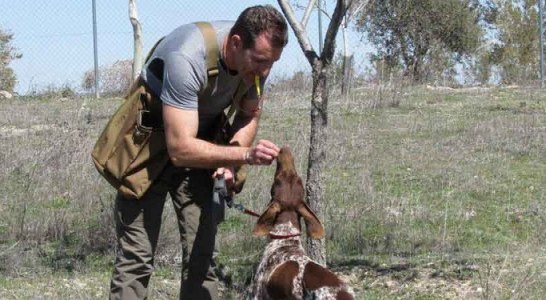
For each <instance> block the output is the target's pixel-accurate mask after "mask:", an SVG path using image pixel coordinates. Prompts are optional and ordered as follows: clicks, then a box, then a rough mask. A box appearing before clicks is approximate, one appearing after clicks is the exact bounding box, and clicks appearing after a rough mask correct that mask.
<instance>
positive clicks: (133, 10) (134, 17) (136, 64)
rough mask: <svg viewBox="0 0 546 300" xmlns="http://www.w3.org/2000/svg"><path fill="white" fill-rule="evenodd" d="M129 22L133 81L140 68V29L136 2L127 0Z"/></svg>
mask: <svg viewBox="0 0 546 300" xmlns="http://www.w3.org/2000/svg"><path fill="white" fill-rule="evenodd" d="M129 20H130V21H131V25H132V26H133V39H134V52H133V80H134V79H136V78H137V77H138V76H139V75H140V71H141V68H142V28H141V26H140V21H139V20H138V11H137V5H136V0H129Z"/></svg>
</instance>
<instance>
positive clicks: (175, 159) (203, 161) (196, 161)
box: [169, 138, 249, 169]
mask: <svg viewBox="0 0 546 300" xmlns="http://www.w3.org/2000/svg"><path fill="white" fill-rule="evenodd" d="M248 150H249V148H248V147H233V146H222V145H215V144H213V143H210V142H207V141H204V140H201V139H197V138H192V139H191V140H190V141H187V142H186V143H184V146H183V147H172V148H170V149H169V156H170V158H171V161H172V163H173V164H174V165H175V166H177V167H189V168H206V169H214V168H219V167H225V166H240V165H243V164H245V163H246V161H245V154H246V152H247V151H248Z"/></svg>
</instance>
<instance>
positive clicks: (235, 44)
mask: <svg viewBox="0 0 546 300" xmlns="http://www.w3.org/2000/svg"><path fill="white" fill-rule="evenodd" d="M229 39H230V41H231V47H232V48H233V50H241V49H243V40H242V39H241V36H240V35H238V34H234V35H232V36H230V37H229Z"/></svg>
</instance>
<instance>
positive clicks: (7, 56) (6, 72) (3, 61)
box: [0, 28, 22, 92]
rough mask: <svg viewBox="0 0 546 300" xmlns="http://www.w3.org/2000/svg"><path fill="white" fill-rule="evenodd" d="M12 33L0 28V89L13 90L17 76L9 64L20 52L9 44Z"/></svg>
mask: <svg viewBox="0 0 546 300" xmlns="http://www.w3.org/2000/svg"><path fill="white" fill-rule="evenodd" d="M12 40H13V33H10V32H7V31H4V30H2V29H1V28H0V90H4V91H8V92H13V88H14V87H15V83H16V81H17V77H16V76H15V73H14V72H13V69H12V68H10V67H9V64H10V63H11V62H12V61H13V60H14V59H20V58H21V57H22V54H20V53H17V49H15V48H14V47H12V46H11V41H12Z"/></svg>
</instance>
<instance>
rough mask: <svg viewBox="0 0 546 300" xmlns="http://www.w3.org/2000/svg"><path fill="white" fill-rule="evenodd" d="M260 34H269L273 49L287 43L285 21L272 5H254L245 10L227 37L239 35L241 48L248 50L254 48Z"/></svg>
mask: <svg viewBox="0 0 546 300" xmlns="http://www.w3.org/2000/svg"><path fill="white" fill-rule="evenodd" d="M262 32H268V33H270V34H271V43H272V45H273V47H275V48H282V47H284V46H286V44H287V43H288V25H287V24H286V20H285V19H284V16H283V15H282V14H281V13H280V12H279V11H278V10H277V9H276V8H275V7H273V6H272V5H256V6H251V7H249V8H247V9H245V10H244V11H243V12H242V13H241V14H240V15H239V17H238V18H237V21H235V25H233V27H232V28H231V30H230V32H229V35H230V36H232V35H234V34H237V35H239V36H240V37H241V39H242V41H243V48H245V49H248V48H252V47H254V41H255V40H256V37H257V36H258V35H259V34H260V33H262Z"/></svg>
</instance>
